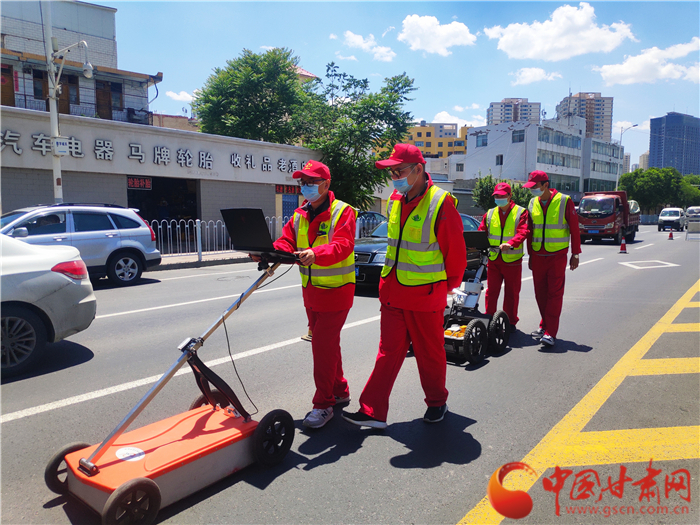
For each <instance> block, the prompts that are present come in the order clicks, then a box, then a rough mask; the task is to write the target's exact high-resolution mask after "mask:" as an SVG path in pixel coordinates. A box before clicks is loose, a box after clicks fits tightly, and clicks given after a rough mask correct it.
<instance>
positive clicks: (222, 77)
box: [192, 48, 305, 144]
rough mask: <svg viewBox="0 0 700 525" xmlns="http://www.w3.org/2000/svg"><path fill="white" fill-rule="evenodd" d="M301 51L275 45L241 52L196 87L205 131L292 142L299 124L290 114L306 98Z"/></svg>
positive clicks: (196, 103)
mask: <svg viewBox="0 0 700 525" xmlns="http://www.w3.org/2000/svg"><path fill="white" fill-rule="evenodd" d="M298 62H299V59H298V57H296V56H294V55H293V51H291V50H289V49H282V48H274V49H270V50H269V51H266V52H265V53H261V54H256V53H253V52H252V51H250V50H248V49H244V50H243V52H242V53H241V56H240V57H238V58H236V59H234V60H229V61H227V62H226V67H224V68H216V69H214V73H213V74H212V75H211V76H210V77H209V78H208V79H207V81H206V82H205V84H204V87H203V88H202V89H201V90H200V91H198V92H196V93H195V98H194V101H193V102H192V108H193V110H194V111H195V112H196V113H197V115H198V118H199V121H200V123H201V129H202V131H203V132H204V133H213V134H215V135H227V136H229V137H240V138H244V139H251V140H264V141H267V142H277V143H281V144H291V143H292V142H294V141H295V140H297V139H298V137H299V130H298V129H297V127H296V126H295V122H294V120H293V119H291V118H290V116H291V115H294V114H295V113H297V112H298V111H299V109H300V108H301V107H302V106H303V104H304V99H305V94H304V91H303V89H302V85H301V83H300V81H299V77H298V75H297V69H296V66H297V64H298Z"/></svg>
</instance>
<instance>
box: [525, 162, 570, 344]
mask: <svg viewBox="0 0 700 525" xmlns="http://www.w3.org/2000/svg"><path fill="white" fill-rule="evenodd" d="M523 187H524V188H528V189H529V190H530V192H531V193H532V194H533V195H534V197H533V198H532V200H530V204H529V206H528V212H529V213H530V217H529V221H528V228H529V230H530V232H529V234H528V241H527V251H528V253H529V254H530V262H529V266H530V269H531V270H532V282H533V284H534V285H535V299H536V300H537V306H538V307H539V309H540V315H541V317H542V319H541V321H540V327H539V328H538V329H537V330H535V331H534V332H532V336H533V337H536V338H537V339H539V340H540V342H541V343H542V344H543V345H546V346H554V343H555V341H556V338H557V332H558V331H559V317H560V316H561V307H562V302H563V300H564V277H565V274H566V258H567V254H568V252H569V245H571V253H572V255H571V259H570V260H569V268H571V270H572V271H573V270H575V269H576V268H578V263H579V254H580V253H581V235H580V234H579V228H578V215H577V214H576V210H575V209H574V203H573V201H572V200H571V197H569V196H568V195H564V194H563V193H560V192H558V191H557V190H555V189H550V187H549V177H548V176H547V174H546V173H545V172H544V171H539V170H536V171H533V172H532V173H530V177H529V178H528V181H527V183H525V184H524V185H523Z"/></svg>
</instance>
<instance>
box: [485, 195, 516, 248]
mask: <svg viewBox="0 0 700 525" xmlns="http://www.w3.org/2000/svg"><path fill="white" fill-rule="evenodd" d="M497 210H498V208H497V207H496V208H491V209H490V210H489V212H488V214H487V215H486V231H488V232H489V244H490V245H491V246H500V245H501V244H503V243H504V242H508V241H510V240H511V239H512V238H513V237H515V229H516V228H517V227H518V223H519V222H520V217H521V216H522V214H523V212H524V211H525V208H523V207H521V206H518V205H517V204H516V205H514V206H513V208H512V209H511V210H510V212H509V213H508V216H507V217H506V224H505V227H503V228H501V214H500V213H498V212H497ZM513 212H515V213H513ZM524 254H525V251H524V250H523V245H522V244H521V245H520V246H519V247H518V248H513V249H512V250H508V251H507V252H502V253H501V257H502V258H503V262H514V261H517V260H518V259H522V257H523V255H524ZM496 257H498V252H495V251H489V259H491V260H492V261H495V260H496Z"/></svg>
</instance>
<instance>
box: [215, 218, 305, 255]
mask: <svg viewBox="0 0 700 525" xmlns="http://www.w3.org/2000/svg"><path fill="white" fill-rule="evenodd" d="M221 216H222V217H223V218H224V224H226V229H227V230H228V234H229V236H230V237H231V244H233V249H234V250H236V251H237V252H246V253H249V254H251V255H257V256H259V257H261V258H262V259H264V260H266V261H268V262H276V261H280V262H283V263H287V264H293V263H295V262H298V261H299V257H298V256H297V255H294V254H293V253H289V252H284V251H282V250H275V247H274V246H273V245H272V237H270V231H269V230H268V229H267V222H266V221H265V215H264V214H263V211H262V210H261V209H260V208H228V209H225V210H221Z"/></svg>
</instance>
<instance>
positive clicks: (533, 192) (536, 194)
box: [530, 188, 544, 197]
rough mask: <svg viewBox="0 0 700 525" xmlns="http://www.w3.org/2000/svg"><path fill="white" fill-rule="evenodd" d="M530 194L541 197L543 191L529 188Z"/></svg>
mask: <svg viewBox="0 0 700 525" xmlns="http://www.w3.org/2000/svg"><path fill="white" fill-rule="evenodd" d="M530 193H532V194H533V195H534V196H535V197H541V196H542V194H543V193H544V191H543V190H538V189H537V188H530Z"/></svg>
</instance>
